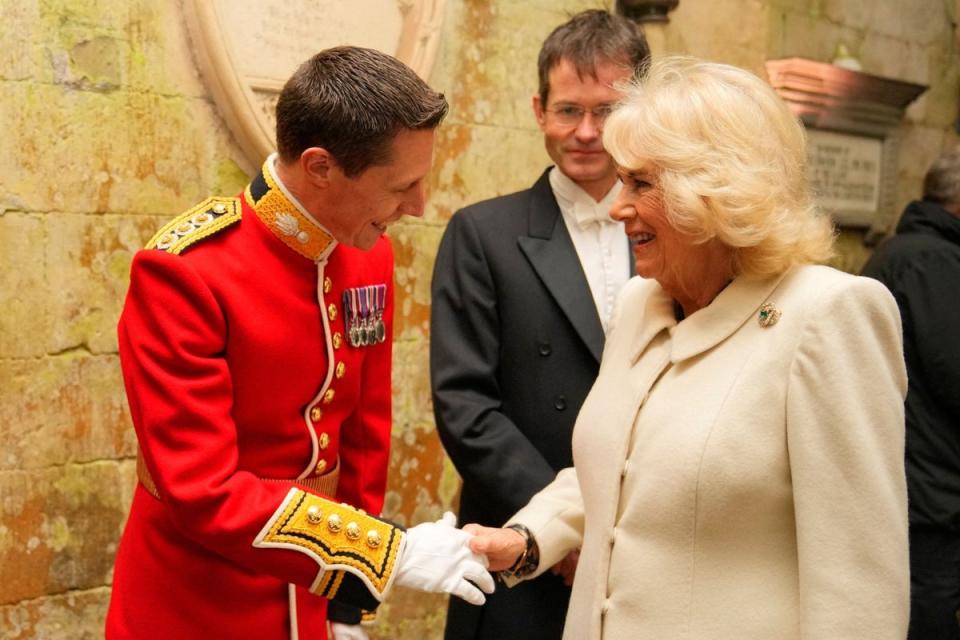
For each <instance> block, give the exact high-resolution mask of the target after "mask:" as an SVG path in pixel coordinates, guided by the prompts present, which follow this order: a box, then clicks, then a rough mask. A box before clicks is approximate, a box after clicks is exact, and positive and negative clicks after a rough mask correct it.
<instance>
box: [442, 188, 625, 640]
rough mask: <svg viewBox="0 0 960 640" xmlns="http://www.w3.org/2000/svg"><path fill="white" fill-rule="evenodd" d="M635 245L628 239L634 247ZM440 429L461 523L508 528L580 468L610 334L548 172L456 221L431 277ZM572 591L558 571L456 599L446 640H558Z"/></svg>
mask: <svg viewBox="0 0 960 640" xmlns="http://www.w3.org/2000/svg"><path fill="white" fill-rule="evenodd" d="M624 242H626V239H624ZM432 294H433V301H432V312H431V336H430V368H431V384H432V388H433V403H434V412H435V416H436V421H437V431H438V433H439V435H440V438H441V440H442V442H443V445H444V447H445V449H446V451H447V454H448V455H449V456H450V458H451V460H452V461H453V463H454V465H455V466H456V468H457V470H458V471H459V473H460V475H461V477H462V478H463V489H462V494H461V498H460V523H461V524H465V523H469V522H478V523H481V524H485V525H491V526H499V525H502V524H503V523H504V522H505V521H506V520H507V518H509V517H510V516H511V515H513V514H514V512H516V511H517V510H518V509H519V508H520V507H522V506H524V505H525V504H526V503H527V501H528V500H529V499H530V498H531V497H532V496H533V495H534V494H535V493H536V492H537V491H539V490H540V489H542V488H543V487H544V486H546V485H547V484H548V483H549V482H551V481H552V480H553V479H554V477H555V476H556V473H557V472H558V471H559V470H560V469H563V468H564V467H568V466H570V465H571V464H572V458H571V452H570V440H571V433H572V430H573V424H574V420H575V419H576V416H577V412H578V411H579V409H580V405H581V404H582V403H583V400H584V398H585V397H586V395H587V392H588V391H589V390H590V387H591V386H592V384H593V381H594V379H595V378H596V376H597V372H598V370H599V361H600V354H601V351H602V350H603V342H604V334H603V328H602V325H601V323H600V318H599V316H598V314H597V309H596V305H595V304H594V301H593V297H592V296H591V294H590V288H589V285H588V284H587V280H586V277H585V275H584V272H583V268H582V267H581V265H580V260H579V258H578V257H577V253H576V250H575V248H574V246H573V242H572V241H571V239H570V235H569V233H568V232H567V228H566V225H565V224H564V222H563V218H562V217H561V214H560V208H559V206H558V205H557V201H556V199H555V197H554V195H553V191H552V189H551V188H550V181H549V179H548V174H547V173H546V172H545V173H544V174H543V175H542V176H541V177H540V179H539V180H538V181H537V182H536V184H534V185H533V187H532V188H530V189H528V190H526V191H521V192H518V193H514V194H511V195H507V196H502V197H499V198H494V199H492V200H487V201H485V202H480V203H478V204H475V205H472V206H470V207H467V208H465V209H462V210H460V211H458V212H457V213H456V214H455V215H454V216H453V218H452V219H451V220H450V224H449V225H448V227H447V229H446V232H445V233H444V236H443V240H442V241H441V244H440V249H439V253H438V255H437V261H436V265H435V267H434V272H433V284H432ZM569 594H570V591H569V589H568V588H566V587H564V585H563V583H562V581H561V580H560V579H559V578H558V577H556V576H554V575H553V574H550V573H547V574H546V575H544V576H541V577H540V578H537V579H536V580H533V581H529V582H525V583H522V584H521V585H519V586H517V587H514V588H513V589H507V588H506V587H504V586H498V588H497V592H496V593H495V594H494V595H493V596H490V597H488V600H487V604H486V605H485V606H484V607H482V608H480V607H473V606H471V605H468V604H466V603H464V602H462V601H460V600H458V599H456V598H451V605H450V609H449V612H448V620H447V630H446V638H448V639H450V640H453V639H456V640H469V639H481V638H489V639H491V640H493V639H495V640H506V639H510V638H524V640H536V639H543V640H558V639H559V638H560V636H561V633H562V628H563V620H564V617H565V615H566V609H567V601H568V599H569Z"/></svg>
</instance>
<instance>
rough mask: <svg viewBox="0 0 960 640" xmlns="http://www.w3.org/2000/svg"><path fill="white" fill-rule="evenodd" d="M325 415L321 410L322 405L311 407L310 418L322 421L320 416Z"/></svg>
mask: <svg viewBox="0 0 960 640" xmlns="http://www.w3.org/2000/svg"><path fill="white" fill-rule="evenodd" d="M322 417H323V411H321V410H320V407H314V408H313V409H310V419H311V420H313V421H314V422H320V418H322Z"/></svg>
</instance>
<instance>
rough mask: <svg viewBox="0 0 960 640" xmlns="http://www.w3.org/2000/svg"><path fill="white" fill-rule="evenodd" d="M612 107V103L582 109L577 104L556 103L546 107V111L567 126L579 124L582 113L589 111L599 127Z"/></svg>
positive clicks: (611, 110)
mask: <svg viewBox="0 0 960 640" xmlns="http://www.w3.org/2000/svg"><path fill="white" fill-rule="evenodd" d="M613 109H614V105H612V104H602V105H600V106H599V107H594V108H593V109H584V108H583V107H581V106H580V105H578V104H558V105H556V106H554V107H551V108H549V109H546V111H547V113H551V114H553V119H554V120H556V121H557V123H559V124H562V125H564V126H568V127H572V126H575V125H578V124H580V121H581V120H583V115H584V114H585V113H587V111H589V112H590V115H592V116H593V122H594V124H596V125H597V126H598V127H599V126H602V125H603V122H604V120H606V119H607V116H609V115H610V114H611V113H612V112H613Z"/></svg>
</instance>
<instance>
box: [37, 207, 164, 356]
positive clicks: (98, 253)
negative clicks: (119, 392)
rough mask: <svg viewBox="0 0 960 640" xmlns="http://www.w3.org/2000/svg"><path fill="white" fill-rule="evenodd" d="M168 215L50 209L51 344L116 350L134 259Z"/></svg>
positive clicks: (55, 350)
mask: <svg viewBox="0 0 960 640" xmlns="http://www.w3.org/2000/svg"><path fill="white" fill-rule="evenodd" d="M169 217H172V215H170V216H151V217H144V216H113V215H110V216H105V215H94V216H91V215H78V214H59V215H53V214H51V215H47V216H45V218H46V226H47V246H46V263H47V282H48V286H49V288H50V290H51V291H55V292H56V295H55V296H53V297H52V298H51V299H50V300H49V305H50V308H49V309H48V310H47V313H48V315H49V316H50V318H51V320H52V322H51V329H52V330H51V332H50V337H49V343H48V349H49V350H50V352H52V353H59V352H62V351H64V350H67V349H72V348H77V347H79V346H82V347H83V348H85V349H88V350H89V351H90V352H92V353H115V352H116V350H117V336H116V334H117V332H116V327H117V320H118V319H119V318H120V312H121V310H122V308H123V301H124V297H125V295H126V291H127V285H128V283H129V273H130V261H131V260H132V259H133V254H134V253H135V252H136V251H137V250H139V249H140V248H142V247H143V246H144V245H145V244H146V242H147V241H148V240H149V239H150V238H151V237H152V236H153V235H154V233H156V231H157V229H159V228H160V227H161V226H162V225H163V224H164V222H166V220H167V218H169Z"/></svg>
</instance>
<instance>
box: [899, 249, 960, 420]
mask: <svg viewBox="0 0 960 640" xmlns="http://www.w3.org/2000/svg"><path fill="white" fill-rule="evenodd" d="M899 266H900V269H899V272H898V273H897V274H896V275H895V277H892V278H891V277H888V278H887V279H886V280H885V283H886V284H887V286H888V287H890V288H891V289H892V291H893V294H894V296H895V297H896V299H897V305H898V306H899V307H900V314H901V315H902V316H903V327H904V331H905V332H909V333H910V334H911V335H908V336H907V340H908V344H909V348H910V349H913V350H914V351H915V352H916V353H915V355H916V364H919V365H922V368H923V375H924V377H925V378H926V379H927V380H928V381H935V384H930V385H928V386H927V389H928V391H929V392H930V393H932V394H934V395H935V396H937V401H938V402H939V403H940V404H941V406H943V407H945V408H947V410H948V411H949V412H950V413H952V414H953V415H960V393H957V389H960V337H958V336H957V335H956V326H957V318H960V298H958V297H957V286H958V283H960V262H958V261H957V260H956V257H955V255H950V254H948V253H946V252H941V253H936V252H933V251H927V252H924V253H923V254H922V255H919V256H915V259H914V260H912V261H910V263H909V264H901V265H899ZM891 280H892V282H891ZM912 364H913V363H912ZM914 373H917V372H914Z"/></svg>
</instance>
